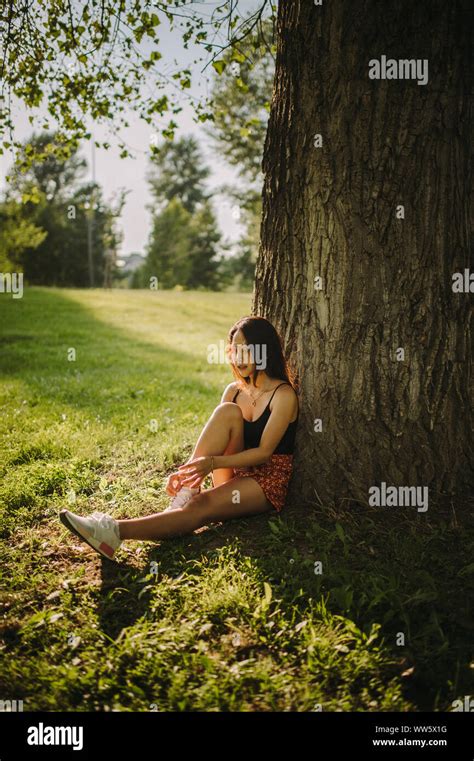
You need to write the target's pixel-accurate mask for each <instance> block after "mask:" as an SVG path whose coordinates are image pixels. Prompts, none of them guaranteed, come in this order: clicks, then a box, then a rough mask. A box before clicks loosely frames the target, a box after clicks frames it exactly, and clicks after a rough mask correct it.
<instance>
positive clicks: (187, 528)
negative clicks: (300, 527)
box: [119, 478, 274, 540]
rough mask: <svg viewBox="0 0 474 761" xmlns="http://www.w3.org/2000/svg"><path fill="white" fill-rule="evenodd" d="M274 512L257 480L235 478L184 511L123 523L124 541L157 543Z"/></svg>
mask: <svg viewBox="0 0 474 761" xmlns="http://www.w3.org/2000/svg"><path fill="white" fill-rule="evenodd" d="M268 510H274V508H273V507H272V505H271V504H270V502H268V500H267V498H266V497H265V494H264V493H263V491H262V488H261V487H260V486H259V484H258V483H257V482H256V481H255V480H254V479H253V478H232V479H231V480H230V481H227V482H226V483H225V484H222V485H221V486H216V487H215V488H213V489H206V491H203V492H201V494H196V496H195V497H192V499H190V501H189V502H188V503H187V504H186V505H185V506H184V507H182V508H180V509H177V510H173V511H172V512H163V513H155V514H154V515H149V516H147V517H146V518H132V519H131V520H124V521H119V530H120V538H121V539H142V540H157V539H166V538H167V537H171V536H180V535H182V534H189V533H192V532H193V531H195V530H196V529H197V528H200V527H201V526H207V525H209V523H214V522H216V521H226V520H231V519H232V518H242V517H244V516H248V515H257V514H258V513H263V512H267V511H268Z"/></svg>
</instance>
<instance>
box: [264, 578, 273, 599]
mask: <svg viewBox="0 0 474 761" xmlns="http://www.w3.org/2000/svg"><path fill="white" fill-rule="evenodd" d="M263 589H264V591H265V602H266V603H267V605H270V602H271V599H272V588H271V586H270V584H269V583H268V582H267V581H264V582H263Z"/></svg>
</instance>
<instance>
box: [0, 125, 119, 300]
mask: <svg viewBox="0 0 474 761" xmlns="http://www.w3.org/2000/svg"><path fill="white" fill-rule="evenodd" d="M56 139H57V137H56V135H55V134H53V133H47V134H44V133H41V134H40V135H33V136H32V138H31V139H30V140H27V141H26V142H25V143H24V144H23V145H22V152H23V154H24V155H28V156H29V157H30V162H29V164H28V167H27V168H26V171H25V165H24V164H23V165H22V166H21V169H20V168H19V167H18V166H17V165H15V166H13V167H12V169H11V171H10V174H9V183H8V186H7V189H6V194H5V202H4V204H3V209H4V214H7V216H8V210H9V209H11V208H12V205H14V206H15V208H16V209H17V212H16V216H15V219H16V221H17V223H18V222H19V221H20V220H21V224H20V226H19V228H18V230H19V231H20V230H23V231H25V234H24V235H23V242H22V244H21V247H20V248H16V249H15V250H13V249H12V244H13V243H14V240H11V241H10V249H11V252H10V254H9V258H10V259H11V260H14V261H15V265H16V266H17V267H19V268H20V269H21V271H23V273H24V275H25V278H26V279H27V280H28V282H30V283H32V284H38V285H56V286H61V285H67V286H78V287H81V286H87V285H89V282H90V272H89V264H88V225H89V224H90V223H91V215H92V212H93V229H92V245H93V250H94V261H93V274H94V276H95V278H94V279H95V282H96V283H97V284H102V282H103V277H104V266H105V260H104V256H105V250H115V249H116V247H117V243H118V234H117V232H116V229H115V224H114V223H115V218H116V216H117V210H116V209H115V210H114V209H112V208H111V207H109V206H108V205H107V204H106V203H105V201H104V198H103V195H102V190H101V188H100V187H99V185H97V184H96V183H86V184H81V182H80V181H81V177H82V175H83V173H84V169H85V167H86V163H85V162H84V160H83V159H81V158H80V157H78V156H77V154H76V153H72V154H71V156H70V157H68V158H64V159H59V158H58V157H57V156H56V155H55V153H54V151H53V150H52V148H51V146H53V145H54V144H55V141H56ZM44 155H46V156H48V159H47V160H44V158H43V156H44ZM38 156H41V159H38ZM92 204H93V206H94V208H93V209H91V205H92ZM119 206H120V210H121V208H122V206H123V201H122V202H121V205H120V203H119ZM0 208H2V207H0ZM27 232H28V234H29V235H30V236H31V237H30V239H29V240H27V239H26V233H27ZM18 235H19V232H17V236H18ZM15 240H16V239H15ZM6 245H7V244H6V243H5V244H4V248H5V246H6ZM15 245H16V243H15Z"/></svg>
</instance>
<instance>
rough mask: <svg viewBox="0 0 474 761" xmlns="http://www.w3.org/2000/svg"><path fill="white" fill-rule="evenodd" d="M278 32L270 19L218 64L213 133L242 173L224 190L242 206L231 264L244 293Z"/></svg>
mask: <svg viewBox="0 0 474 761" xmlns="http://www.w3.org/2000/svg"><path fill="white" fill-rule="evenodd" d="M274 34H275V29H274V23H273V19H272V18H268V19H265V20H264V21H263V22H262V24H261V25H260V26H259V27H258V28H257V29H256V30H255V31H253V32H252V33H251V34H249V35H248V36H247V37H245V38H244V39H243V40H241V41H240V42H239V43H238V45H237V48H235V47H232V48H230V49H229V50H228V51H226V52H225V53H224V55H223V56H222V58H221V59H220V61H219V63H218V64H215V68H216V70H217V73H218V76H216V77H215V78H214V83H213V89H212V105H211V110H212V116H213V125H212V129H210V128H209V129H208V130H207V134H208V136H209V137H210V138H211V140H212V141H213V142H214V144H215V146H216V148H217V150H218V151H219V152H220V153H221V154H222V156H223V157H224V158H225V159H226V161H227V162H228V163H229V164H231V165H232V166H235V167H236V168H237V169H238V171H239V175H240V180H241V182H240V184H239V186H238V187H235V186H234V187H232V188H229V187H228V188H224V189H223V190H224V192H227V193H228V195H229V198H230V199H231V200H232V203H233V204H234V205H235V206H237V207H238V208H239V211H240V220H239V221H240V223H241V225H242V226H243V228H244V233H243V235H242V236H241V237H240V239H239V240H238V242H237V244H236V247H235V248H236V250H235V252H234V254H233V255H232V256H231V257H229V261H228V263H227V264H226V269H227V272H228V273H229V276H230V277H231V279H232V280H233V281H234V284H235V285H236V286H237V287H238V288H240V289H242V290H243V289H249V288H252V286H253V281H254V276H255V263H256V260H257V250H258V244H259V240H260V222H261V214H262V198H261V194H262V182H263V175H262V171H261V163H262V155H263V145H264V140H265V134H266V130H267V124H268V115H269V110H270V100H271V94H272V86H273V77H274V70H275V61H274V56H275V51H276V47H275V44H274Z"/></svg>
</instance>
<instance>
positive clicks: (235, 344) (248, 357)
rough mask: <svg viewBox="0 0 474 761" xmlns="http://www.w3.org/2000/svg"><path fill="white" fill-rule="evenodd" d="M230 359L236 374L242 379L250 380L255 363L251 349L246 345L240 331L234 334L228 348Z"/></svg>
mask: <svg viewBox="0 0 474 761" xmlns="http://www.w3.org/2000/svg"><path fill="white" fill-rule="evenodd" d="M230 352H231V355H230V359H231V362H232V364H233V365H234V367H235V369H236V370H237V372H238V373H239V374H240V375H241V376H242V378H250V377H251V375H252V374H253V373H254V372H255V361H254V357H253V352H252V347H250V346H248V345H247V341H246V339H245V336H244V334H243V333H242V331H241V330H238V331H237V332H236V333H234V336H233V338H232V343H231V346H230Z"/></svg>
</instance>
